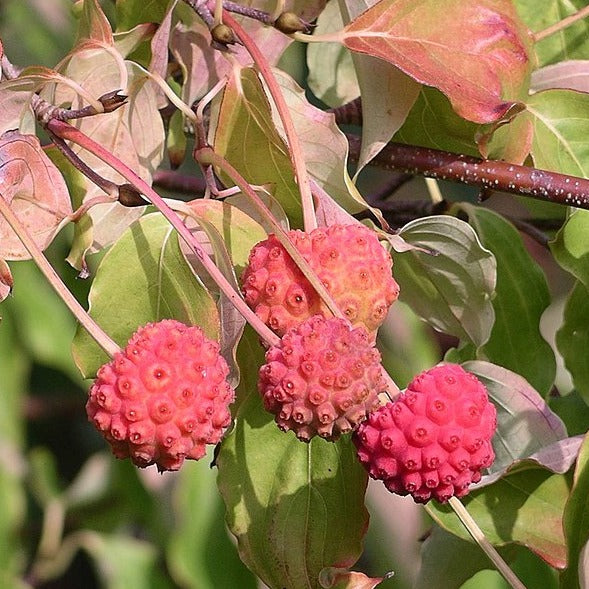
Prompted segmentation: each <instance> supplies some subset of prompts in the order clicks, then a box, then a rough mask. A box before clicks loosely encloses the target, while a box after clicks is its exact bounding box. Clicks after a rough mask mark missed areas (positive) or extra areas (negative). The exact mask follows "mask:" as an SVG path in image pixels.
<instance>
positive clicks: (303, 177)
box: [223, 10, 317, 231]
mask: <svg viewBox="0 0 589 589" xmlns="http://www.w3.org/2000/svg"><path fill="white" fill-rule="evenodd" d="M223 22H224V23H225V24H226V25H227V26H229V27H231V28H232V29H233V31H234V32H235V34H236V35H237V37H238V38H239V40H240V41H241V43H243V45H244V47H245V48H246V49H247V51H248V52H249V54H250V55H251V56H252V59H253V60H254V63H255V64H256V67H257V68H258V70H259V72H260V75H261V76H262V78H264V81H265V82H266V86H267V87H268V91H269V92H270V96H272V100H274V104H275V105H276V110H277V111H278V116H279V117H280V120H281V121H282V126H283V127H284V133H285V135H286V140H287V143H288V147H289V150H288V152H289V155H290V161H291V162H292V166H293V168H294V171H295V176H296V179H297V184H298V186H299V191H300V194H301V206H302V208H303V223H304V226H305V231H312V230H313V229H315V228H316V227H317V217H316V216H315V207H314V204H313V195H312V194H311V187H310V185H309V176H308V174H307V167H306V165H305V158H304V155H303V149H302V147H301V143H300V141H299V136H298V135H297V132H296V129H295V127H294V123H293V122H292V117H291V116H290V111H289V110H288V106H287V104H286V100H285V99H284V96H283V95H282V91H281V90H280V87H279V86H278V83H277V82H276V78H275V77H274V74H272V70H271V69H270V65H269V64H268V60H267V59H266V58H265V57H264V54H263V53H262V52H261V51H260V48H259V47H258V46H257V45H256V44H255V43H254V41H253V40H252V39H251V37H250V36H249V35H248V34H247V33H246V32H245V30H244V29H243V28H242V27H241V25H240V24H239V23H238V22H237V21H236V20H235V19H234V18H233V17H232V16H231V14H229V13H228V12H227V11H226V10H224V11H223Z"/></svg>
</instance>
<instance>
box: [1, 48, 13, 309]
mask: <svg viewBox="0 0 589 589" xmlns="http://www.w3.org/2000/svg"><path fill="white" fill-rule="evenodd" d="M0 49H1V46H0ZM12 285H13V280H12V272H10V267H9V266H8V264H7V263H6V261H5V260H3V259H2V258H0V302H2V301H3V300H4V299H5V298H6V297H7V296H8V295H9V294H10V293H11V292H12Z"/></svg>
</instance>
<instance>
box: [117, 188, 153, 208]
mask: <svg viewBox="0 0 589 589" xmlns="http://www.w3.org/2000/svg"><path fill="white" fill-rule="evenodd" d="M119 202H120V203H121V204H122V205H123V206H124V207H144V206H145V205H148V204H149V203H148V202H147V201H146V200H145V199H144V198H143V197H142V196H141V193H140V192H139V191H138V190H136V189H135V187H134V186H131V184H121V185H120V186H119Z"/></svg>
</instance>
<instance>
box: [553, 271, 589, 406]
mask: <svg viewBox="0 0 589 589" xmlns="http://www.w3.org/2000/svg"><path fill="white" fill-rule="evenodd" d="M556 345H557V347H558V351H559V352H560V353H561V354H562V357H563V359H564V363H565V366H566V367H567V370H568V371H569V372H570V373H571V376H572V377H573V382H574V384H575V388H576V389H577V391H578V392H579V394H580V395H581V396H582V397H583V399H584V400H585V403H587V404H589V364H588V363H587V349H588V346H589V290H587V288H586V287H585V285H584V284H582V283H581V282H577V283H576V284H575V286H574V287H573V289H572V290H571V293H570V294H569V297H568V299H567V302H566V305H565V308H564V318H563V322H562V326H561V327H560V329H559V330H558V331H557V332H556Z"/></svg>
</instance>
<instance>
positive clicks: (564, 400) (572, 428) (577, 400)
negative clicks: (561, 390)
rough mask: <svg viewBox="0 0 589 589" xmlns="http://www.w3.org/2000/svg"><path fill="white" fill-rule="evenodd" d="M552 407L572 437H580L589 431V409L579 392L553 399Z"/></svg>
mask: <svg viewBox="0 0 589 589" xmlns="http://www.w3.org/2000/svg"><path fill="white" fill-rule="evenodd" d="M550 407H551V408H552V410H553V411H554V412H555V413H556V414H557V415H558V416H559V417H560V418H561V419H562V421H563V422H564V424H565V425H566V428H567V431H568V432H569V435H570V436H578V435H581V434H584V433H585V432H586V431H588V430H589V407H588V406H587V403H585V401H583V398H582V397H581V395H580V394H579V391H572V392H570V393H569V394H568V395H564V396H562V397H552V398H551V399H550Z"/></svg>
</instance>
